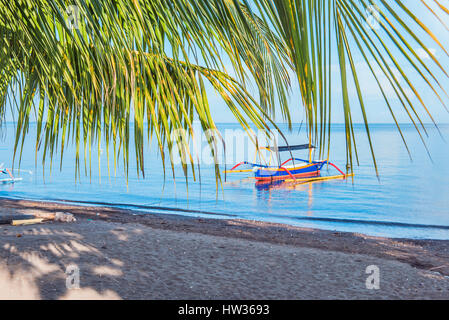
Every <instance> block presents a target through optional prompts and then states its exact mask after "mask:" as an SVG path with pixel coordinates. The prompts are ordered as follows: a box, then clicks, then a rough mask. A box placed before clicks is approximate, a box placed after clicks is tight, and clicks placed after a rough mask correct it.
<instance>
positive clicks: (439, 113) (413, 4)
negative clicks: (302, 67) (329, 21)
mask: <svg viewBox="0 0 449 320" xmlns="http://www.w3.org/2000/svg"><path fill="white" fill-rule="evenodd" d="M424 1H425V2H426V3H429V4H430V3H431V0H424ZM403 2H404V4H406V5H407V6H408V8H409V9H410V10H411V11H412V12H414V13H419V18H420V19H421V20H422V21H423V22H424V24H425V25H426V26H428V27H429V29H430V30H431V31H432V32H434V33H435V34H436V35H438V36H439V37H440V40H441V41H442V44H443V46H445V47H446V48H448V50H449V31H448V30H446V29H445V27H444V26H443V25H442V24H441V23H440V22H439V21H438V20H437V19H436V18H435V17H434V16H433V15H432V14H431V12H430V11H429V10H426V9H425V7H424V6H423V4H422V2H421V1H416V0H405V1H403ZM442 2H443V3H444V4H446V5H447V6H449V3H446V2H448V1H447V0H444V1H442ZM433 7H434V6H433ZM436 12H438V11H436ZM445 17H446V18H447V15H446V16H445ZM446 20H447V19H446ZM413 28H415V29H416V24H413ZM414 31H415V30H414ZM416 31H417V32H418V35H420V37H422V39H427V40H428V37H425V36H424V34H423V32H421V31H420V30H419V29H417V30H416ZM425 43H426V45H427V46H428V48H429V50H430V51H432V52H434V54H435V55H436V57H437V58H438V59H439V60H440V62H441V64H442V65H443V66H444V67H445V68H446V67H447V66H449V57H448V56H447V55H446V54H445V53H444V52H443V50H442V49H441V48H439V47H438V46H437V44H436V43H435V42H433V41H426V42H425ZM415 49H417V50H418V45H417V44H416V48H415ZM355 51H356V50H355ZM355 51H354V52H353V53H354V59H355V63H356V65H357V70H358V76H359V80H360V83H361V87H362V91H363V94H364V100H365V101H364V102H365V104H366V109H367V115H368V120H369V122H370V123H393V119H392V117H391V114H390V113H389V111H388V108H387V105H386V103H385V101H384V100H383V97H382V96H381V92H380V91H379V89H378V88H377V86H376V85H375V80H374V77H373V76H372V75H371V73H370V70H369V68H368V66H367V65H366V63H365V62H364V61H363V59H362V57H361V56H360V55H358V54H356V53H355ZM418 54H419V55H420V56H421V57H422V58H423V59H424V60H425V61H430V57H429V56H428V55H427V54H426V52H425V51H424V50H422V49H419V50H418ZM398 56H399V55H398ZM337 59H338V57H337V56H336V51H335V50H334V56H333V61H332V65H331V66H330V68H331V70H332V73H333V78H334V79H339V78H340V75H339V64H338V60H337ZM224 61H225V62H226V59H224ZM398 61H399V63H400V64H401V65H402V64H403V63H404V59H401V58H398ZM411 68H412V67H411V66H410V65H409V66H408V67H407V68H406V69H405V70H406V73H407V74H412V76H411V79H412V81H413V82H414V83H415V81H416V83H418V88H420V89H421V88H422V91H420V94H422V96H423V99H424V101H425V102H426V104H427V106H428V107H429V111H430V113H431V114H432V115H433V116H434V118H435V119H436V121H437V122H438V123H449V113H448V112H447V111H446V110H445V109H444V107H443V106H442V105H441V103H440V102H439V101H438V99H437V98H436V97H435V96H434V94H433V93H432V92H431V91H430V89H428V88H425V83H424V82H423V81H422V80H420V78H419V76H418V75H417V74H416V73H415V72H413V70H411ZM227 69H228V70H231V69H232V67H231V66H230V65H229V66H228V67H227ZM447 69H448V70H449V68H447ZM432 71H435V72H436V74H437V75H439V76H440V79H441V85H442V86H443V87H444V88H448V89H447V90H448V91H449V79H448V77H446V76H444V75H443V74H442V73H441V72H439V71H438V69H437V68H436V67H435V66H433V68H432ZM231 74H232V70H231ZM291 78H292V81H293V83H292V88H291V96H290V101H289V102H290V103H289V104H290V110H291V115H292V121H293V122H294V123H300V122H302V121H304V120H305V114H304V110H303V107H302V104H301V97H300V92H299V87H298V83H297V80H296V77H295V75H294V74H293V72H292V73H291ZM380 80H381V81H383V80H384V81H386V78H385V77H383V76H380ZM404 85H405V83H404ZM349 89H350V90H349V91H350V92H349V94H350V101H351V102H353V104H352V112H353V121H354V122H355V123H357V122H362V120H363V118H362V113H361V112H360V107H359V104H358V99H357V92H356V90H355V88H354V87H353V86H352V87H350V88H349ZM332 91H333V94H332V96H331V99H332V105H333V107H332V110H333V115H332V122H333V123H343V122H344V117H343V113H342V95H341V87H340V83H339V81H335V83H334V84H333V86H332ZM386 91H387V92H386V93H387V95H388V96H389V97H391V98H392V108H393V109H394V110H395V113H396V116H397V119H398V121H399V122H400V123H409V122H410V120H409V118H408V116H407V114H406V113H405V112H404V111H403V110H402V107H401V106H400V101H399V100H398V99H397V98H395V95H394V91H393V90H392V89H391V88H390V90H386ZM207 92H208V97H209V103H210V106H211V113H212V116H213V118H214V120H215V121H216V122H236V120H235V118H234V116H233V115H232V113H231V112H230V111H229V109H228V107H227V106H226V104H225V103H224V101H223V100H222V99H221V97H220V96H219V95H217V94H216V92H215V91H214V90H213V88H212V87H211V86H208V87H207ZM253 92H254V91H253ZM254 93H255V92H254ZM255 96H256V97H257V95H255ZM445 101H446V102H447V103H448V104H449V97H447V98H446V100H445ZM413 102H414V103H416V104H417V105H419V101H417V99H414V101H413ZM418 109H419V110H421V111H420V112H419V113H420V115H423V121H424V122H427V123H430V122H431V119H430V118H429V117H427V116H426V114H424V109H423V108H422V107H419V108H418ZM276 113H277V116H276V117H275V120H276V121H277V122H282V118H281V116H280V114H281V113H280V112H276ZM12 120H13V119H12V117H11V115H10V114H8V115H7V121H12Z"/></svg>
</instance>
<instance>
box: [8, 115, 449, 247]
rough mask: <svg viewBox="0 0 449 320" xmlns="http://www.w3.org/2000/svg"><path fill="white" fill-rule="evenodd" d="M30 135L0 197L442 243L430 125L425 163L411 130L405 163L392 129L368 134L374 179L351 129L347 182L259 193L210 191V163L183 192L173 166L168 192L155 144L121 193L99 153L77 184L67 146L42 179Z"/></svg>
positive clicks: (444, 153) (442, 175)
mask: <svg viewBox="0 0 449 320" xmlns="http://www.w3.org/2000/svg"><path fill="white" fill-rule="evenodd" d="M218 128H219V130H220V131H221V132H224V131H225V130H226V129H229V130H237V129H238V128H239V126H238V125H235V124H220V125H219V126H218ZM281 128H282V129H283V130H284V133H285V134H286V137H287V140H288V142H289V143H290V144H301V143H304V142H307V138H306V134H305V131H304V127H303V126H300V125H299V124H296V125H294V127H293V130H292V131H291V132H288V131H287V128H286V126H281ZM5 129H6V130H4V132H3V139H2V142H1V144H0V163H2V162H3V163H4V164H5V166H7V167H10V166H11V163H10V161H11V160H12V154H13V146H14V124H13V123H7V124H6V127H5ZM35 129H36V128H35V125H33V124H31V125H30V134H29V136H28V138H27V140H26V141H25V147H24V151H23V155H22V162H21V166H20V169H21V171H17V170H16V171H15V172H14V173H15V174H16V175H18V176H20V177H22V178H23V181H21V182H19V183H16V184H14V185H0V197H7V198H14V199H30V200H50V201H62V200H68V201H73V202H74V203H79V204H88V205H95V204H98V205H104V204H107V205H116V206H119V207H122V208H129V209H136V210H139V211H145V212H149V213H166V214H182V215H187V216H195V217H206V218H242V219H249V220H261V221H270V222H278V223H285V224H290V225H297V226H303V227H311V228H319V229H327V230H337V231H348V232H357V233H363V234H368V235H376V236H387V237H405V238H427V239H449V168H448V166H446V162H447V159H449V145H448V144H447V143H446V142H445V141H444V140H443V139H442V137H441V136H440V134H439V133H438V131H437V130H436V129H435V128H434V127H432V126H427V130H428V137H425V138H424V139H425V142H426V143H427V146H428V148H429V152H430V154H431V156H432V160H430V158H429V156H428V154H427V152H426V149H425V147H424V146H423V144H422V142H421V140H420V138H419V135H418V134H417V133H416V131H415V129H414V127H412V126H409V125H403V126H402V129H403V131H404V135H405V137H406V140H407V143H408V146H409V148H410V152H411V154H412V158H413V161H411V160H410V158H409V156H408V153H407V150H406V148H405V147H404V145H403V143H402V140H401V137H400V135H399V134H398V132H397V129H396V127H395V126H394V125H389V124H385V125H381V124H379V125H372V126H371V135H372V138H373V142H374V149H375V154H376V157H377V162H378V166H379V174H380V180H379V179H378V178H377V177H376V174H375V170H374V167H373V164H372V158H371V153H370V150H369V146H368V143H367V139H366V134H365V129H364V126H363V125H356V126H355V128H354V130H355V133H356V136H357V140H358V145H357V147H358V155H359V163H360V165H359V166H356V167H355V170H354V171H355V177H354V179H348V180H347V181H344V180H331V181H325V182H319V183H313V184H302V185H297V186H291V185H287V186H285V185H281V186H279V185H278V186H271V187H268V188H260V187H256V185H255V182H254V180H251V179H244V178H246V177H247V176H248V174H235V175H227V177H226V178H227V182H226V183H224V184H223V188H221V187H220V186H218V189H217V187H216V180H215V174H214V166H213V165H210V164H208V163H203V164H202V165H201V183H200V182H199V181H197V182H194V181H193V179H192V177H190V178H189V184H188V188H187V187H186V184H185V179H184V177H183V175H182V167H181V165H179V164H177V165H176V166H175V173H176V183H174V182H173V179H172V172H171V168H170V165H169V162H168V161H166V168H167V171H166V175H165V178H164V174H163V170H162V163H161V160H160V155H158V153H157V152H156V150H157V149H156V148H155V147H154V143H151V145H150V147H149V148H148V149H147V150H145V165H146V177H145V179H142V178H141V177H140V178H139V177H138V175H137V172H136V165H135V162H134V159H133V155H134V150H130V168H129V181H128V185H127V183H126V179H125V176H124V174H123V168H122V167H120V166H119V167H118V168H117V174H116V175H114V172H113V165H112V160H111V163H110V168H111V171H112V172H111V174H110V175H109V174H108V167H107V158H106V153H105V152H103V154H102V156H101V163H100V164H98V163H97V162H98V161H97V155H96V150H93V151H92V152H93V153H92V154H93V158H92V170H91V177H89V176H84V175H83V174H84V164H83V162H82V163H81V169H82V170H81V175H82V176H81V181H78V182H77V183H75V161H74V159H75V158H74V147H69V148H68V149H67V150H66V151H65V152H64V159H63V167H62V171H60V170H59V167H60V161H59V156H60V155H59V154H57V155H56V157H55V159H54V161H53V168H52V172H51V174H50V170H49V169H50V161H48V162H47V164H46V167H45V173H43V170H42V165H41V155H42V154H41V153H39V154H38V161H37V163H38V165H37V168H36V166H35V149H34V144H35V142H34V138H35V133H34V132H35ZM300 129H301V130H300ZM332 130H333V135H332V141H333V142H332V149H331V153H330V160H331V161H332V162H333V163H335V164H337V165H338V166H340V167H341V168H344V166H345V164H346V155H345V149H344V148H345V142H344V126H342V125H333V129H332ZM440 130H441V134H442V135H443V137H444V138H446V139H449V126H448V125H442V126H440ZM298 132H299V134H298ZM103 148H104V147H103ZM294 155H295V156H298V157H302V158H304V157H307V155H306V154H305V153H304V152H295V154H294ZM111 156H112V155H111ZM81 157H83V156H81ZM287 158H289V156H288V155H283V158H282V159H283V160H286V159H287ZM231 160H236V162H239V161H240V160H250V161H251V160H252V159H231ZM228 161H229V159H228ZM231 162H232V161H231ZM99 167H100V168H101V171H99V170H98V168H99ZM16 168H17V165H16ZM227 168H228V169H229V168H230V165H228V166H227ZM221 169H224V166H222V167H221ZM87 172H88V173H89V169H87ZM197 173H198V172H197ZM334 174H338V172H336V171H335V169H332V168H331V167H329V171H328V169H327V168H326V167H325V168H324V170H323V172H322V175H334ZM44 178H45V179H44ZM223 178H224V177H223Z"/></svg>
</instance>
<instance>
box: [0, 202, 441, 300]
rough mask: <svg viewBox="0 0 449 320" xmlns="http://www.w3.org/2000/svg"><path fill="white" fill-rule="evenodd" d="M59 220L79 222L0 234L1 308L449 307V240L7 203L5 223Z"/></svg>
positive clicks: (0, 205) (0, 206) (0, 211)
mask: <svg viewBox="0 0 449 320" xmlns="http://www.w3.org/2000/svg"><path fill="white" fill-rule="evenodd" d="M51 212H70V213H73V214H74V215H75V216H76V218H77V222H75V223H60V222H46V223H44V224H37V225H31V226H20V227H13V226H10V225H0V283H1V286H0V299H11V298H19V299H448V298H449V278H448V276H449V241H439V240H410V239H388V238H380V237H371V236H366V235H363V234H355V233H341V232H332V231H323V230H315V229H307V228H299V227H292V226H287V225H282V224H274V223H265V222H254V221H246V220H238V219H235V220H215V219H202V218H201V219H199V218H189V217H183V216H178V215H164V214H142V213H140V212H138V211H129V210H121V209H115V208H107V207H85V206H74V205H68V204H61V203H43V202H32V201H21V200H8V199H0V218H1V217H2V216H5V215H11V214H18V215H22V214H41V215H44V214H48V213H51ZM370 265H376V266H378V267H379V270H380V289H379V290H368V289H367V288H366V283H365V282H366V279H367V277H368V276H369V275H368V274H366V268H367V267H368V266H370ZM73 266H76V267H77V268H78V270H79V272H80V276H79V279H80V288H79V289H73V288H72V289H70V288H67V286H66V280H67V274H66V270H67V267H73Z"/></svg>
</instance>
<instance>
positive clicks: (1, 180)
mask: <svg viewBox="0 0 449 320" xmlns="http://www.w3.org/2000/svg"><path fill="white" fill-rule="evenodd" d="M2 175H7V176H8V178H2ZM21 180H22V178H15V177H14V176H13V175H12V173H11V171H10V170H9V169H2V168H0V184H7V183H15V182H17V181H21Z"/></svg>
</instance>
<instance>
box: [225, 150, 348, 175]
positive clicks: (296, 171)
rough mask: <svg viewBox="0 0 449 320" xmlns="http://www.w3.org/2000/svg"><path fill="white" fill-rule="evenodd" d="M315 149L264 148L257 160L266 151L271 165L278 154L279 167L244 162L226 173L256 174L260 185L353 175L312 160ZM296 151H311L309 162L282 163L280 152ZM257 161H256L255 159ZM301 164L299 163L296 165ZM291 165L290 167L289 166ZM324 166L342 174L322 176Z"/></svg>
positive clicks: (323, 162) (328, 163) (326, 163)
mask: <svg viewBox="0 0 449 320" xmlns="http://www.w3.org/2000/svg"><path fill="white" fill-rule="evenodd" d="M313 149H315V147H314V146H313V145H310V144H303V145H296V146H285V147H264V148H259V150H257V151H256V158H257V155H259V158H261V154H260V151H261V150H266V151H269V152H270V163H271V155H272V154H273V153H274V152H276V153H277V155H278V157H277V158H278V162H279V165H278V166H272V165H270V163H269V164H268V165H262V164H256V163H251V162H248V161H243V162H240V163H238V164H236V165H235V166H234V167H233V168H232V169H231V170H226V171H225V173H242V172H254V179H255V180H256V181H257V182H258V183H271V182H292V183H307V182H314V181H323V180H332V179H346V178H347V177H349V176H352V175H353V174H345V173H344V172H343V171H342V170H340V169H339V168H338V167H337V166H336V165H335V164H333V163H332V162H329V160H318V161H313V160H312V150H313ZM296 150H309V160H304V159H299V158H290V159H288V160H286V161H284V162H282V163H281V161H280V157H279V152H290V153H291V152H292V151H296ZM255 160H256V159H255ZM295 162H299V163H300V164H299V163H295ZM287 164H289V165H287ZM324 165H330V166H332V167H334V168H335V169H336V170H337V171H338V172H339V173H340V174H339V175H335V176H321V169H322V168H323V166H324ZM247 166H250V167H251V168H250V169H238V168H241V167H247Z"/></svg>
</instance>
